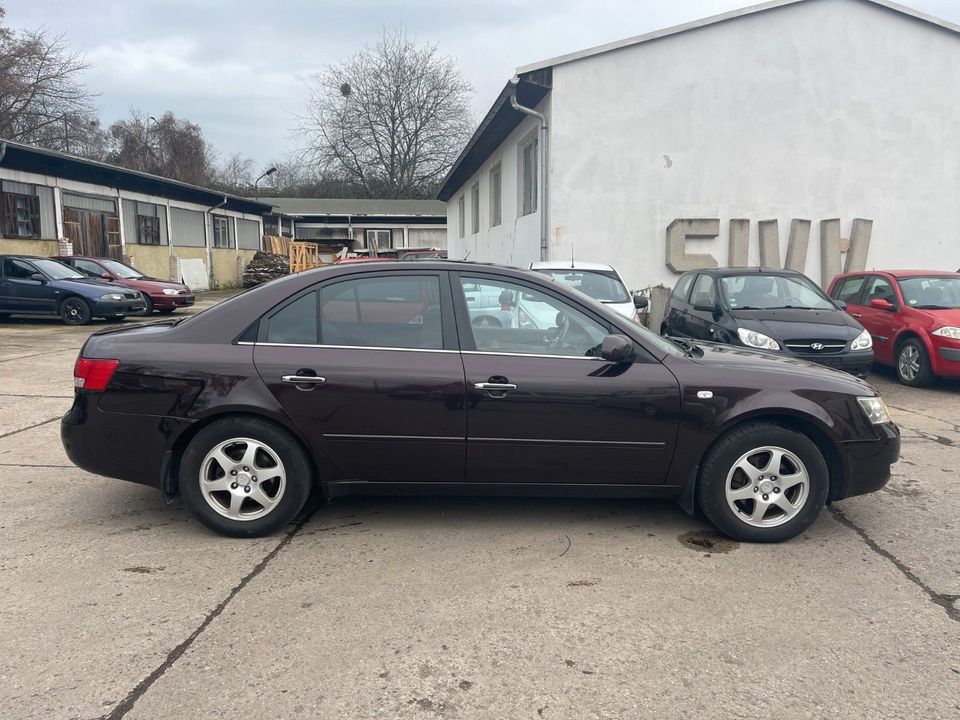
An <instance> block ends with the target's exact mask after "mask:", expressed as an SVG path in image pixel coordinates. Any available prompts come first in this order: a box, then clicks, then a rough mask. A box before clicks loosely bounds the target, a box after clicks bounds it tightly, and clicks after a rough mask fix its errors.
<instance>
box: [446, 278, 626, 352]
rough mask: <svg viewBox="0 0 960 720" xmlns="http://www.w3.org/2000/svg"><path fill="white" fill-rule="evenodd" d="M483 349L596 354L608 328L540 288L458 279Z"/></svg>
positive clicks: (474, 334) (478, 346)
mask: <svg viewBox="0 0 960 720" xmlns="http://www.w3.org/2000/svg"><path fill="white" fill-rule="evenodd" d="M461 287H462V288H463V295H464V300H465V301H466V305H467V314H468V315H469V317H470V325H471V328H472V330H473V339H474V344H475V346H476V348H477V350H479V351H481V352H494V353H498V352H499V353H523V354H529V355H557V356H566V357H599V356H600V346H601V344H602V343H603V338H604V337H605V336H606V335H607V328H606V327H605V326H603V325H601V324H600V323H598V322H596V321H595V320H593V319H591V318H590V317H588V316H587V315H585V314H584V313H582V312H580V311H579V310H577V309H576V308H574V307H573V306H571V305H569V304H567V303H566V302H564V301H562V300H558V299H556V298H555V297H553V296H552V295H548V294H546V293H544V292H541V291H540V290H536V289H533V288H528V287H524V286H521V285H515V284H513V283H508V282H501V281H499V280H488V279H483V278H463V279H462V281H461Z"/></svg>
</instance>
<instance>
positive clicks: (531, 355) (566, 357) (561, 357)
mask: <svg viewBox="0 0 960 720" xmlns="http://www.w3.org/2000/svg"><path fill="white" fill-rule="evenodd" d="M460 352H461V353H462V354H464V355H503V356H505V357H524V358H528V357H529V358H550V359H551V360H591V361H593V362H596V361H598V360H599V361H600V362H610V361H609V360H604V359H603V358H602V357H587V356H585V355H539V354H536V353H513V352H494V351H492V350H461V351H460Z"/></svg>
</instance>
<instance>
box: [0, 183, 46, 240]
mask: <svg viewBox="0 0 960 720" xmlns="http://www.w3.org/2000/svg"><path fill="white" fill-rule="evenodd" d="M0 196H2V200H3V201H2V202H0V233H2V234H3V235H4V237H9V238H39V237H40V198H38V197H37V196H36V195H24V194H22V193H15V192H4V193H0Z"/></svg>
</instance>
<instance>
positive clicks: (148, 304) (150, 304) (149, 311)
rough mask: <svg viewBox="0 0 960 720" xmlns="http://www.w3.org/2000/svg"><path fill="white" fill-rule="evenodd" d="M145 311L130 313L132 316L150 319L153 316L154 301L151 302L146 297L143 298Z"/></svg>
mask: <svg viewBox="0 0 960 720" xmlns="http://www.w3.org/2000/svg"><path fill="white" fill-rule="evenodd" d="M143 303H144V305H143V310H141V311H140V312H135V313H130V314H131V315H136V316H137V317H150V315H152V314H153V300H151V299H150V298H149V297H147V296H146V295H144V296H143Z"/></svg>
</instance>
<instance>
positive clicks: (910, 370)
mask: <svg viewBox="0 0 960 720" xmlns="http://www.w3.org/2000/svg"><path fill="white" fill-rule="evenodd" d="M896 367H897V379H898V380H900V382H902V383H903V384H904V385H909V386H910V387H926V386H927V385H930V384H931V383H932V382H933V380H934V376H933V370H931V368H930V358H929V356H928V355H927V349H926V348H925V347H924V346H923V343H922V342H920V341H919V340H917V339H916V338H909V339H907V340H904V341H903V343H902V344H901V345H900V347H899V348H898V349H897V364H896Z"/></svg>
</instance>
